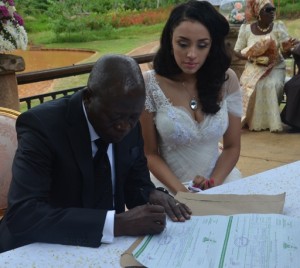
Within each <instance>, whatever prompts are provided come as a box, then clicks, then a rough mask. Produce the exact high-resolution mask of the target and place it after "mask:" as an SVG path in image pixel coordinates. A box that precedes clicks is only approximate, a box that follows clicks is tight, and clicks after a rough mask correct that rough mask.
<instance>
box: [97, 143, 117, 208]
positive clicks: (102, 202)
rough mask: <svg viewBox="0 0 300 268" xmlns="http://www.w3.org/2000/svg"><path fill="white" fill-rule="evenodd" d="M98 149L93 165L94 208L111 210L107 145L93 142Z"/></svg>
mask: <svg viewBox="0 0 300 268" xmlns="http://www.w3.org/2000/svg"><path fill="white" fill-rule="evenodd" d="M95 143H96V145H97V147H98V151H97V152H96V154H95V156H94V159H93V163H94V177H95V206H96V208H101V209H108V210H111V209H113V191H112V180H111V168H110V162H109V158H108V155H107V148H108V143H106V142H104V141H103V140H101V138H99V139H97V140H95Z"/></svg>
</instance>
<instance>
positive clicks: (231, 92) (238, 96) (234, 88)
mask: <svg viewBox="0 0 300 268" xmlns="http://www.w3.org/2000/svg"><path fill="white" fill-rule="evenodd" d="M227 74H228V75H229V78H228V80H227V81H226V82H225V83H224V94H225V96H224V99H225V100H226V101H227V107H228V112H229V113H231V114H233V115H235V116H237V117H241V116H242V113H243V106H242V91H241V87H240V83H239V80H238V77H237V76H236V74H235V72H234V71H233V70H231V69H228V71H227Z"/></svg>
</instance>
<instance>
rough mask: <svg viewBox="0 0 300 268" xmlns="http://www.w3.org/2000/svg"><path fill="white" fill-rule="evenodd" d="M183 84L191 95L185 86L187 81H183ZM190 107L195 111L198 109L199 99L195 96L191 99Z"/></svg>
mask: <svg viewBox="0 0 300 268" xmlns="http://www.w3.org/2000/svg"><path fill="white" fill-rule="evenodd" d="M182 86H183V87H184V89H185V91H186V92H187V93H188V94H189V96H190V97H191V95H190V93H189V92H188V90H187V88H186V86H185V83H184V82H182ZM190 108H191V109H192V110H193V111H196V110H197V109H198V100H197V98H196V97H195V96H193V97H191V100H190Z"/></svg>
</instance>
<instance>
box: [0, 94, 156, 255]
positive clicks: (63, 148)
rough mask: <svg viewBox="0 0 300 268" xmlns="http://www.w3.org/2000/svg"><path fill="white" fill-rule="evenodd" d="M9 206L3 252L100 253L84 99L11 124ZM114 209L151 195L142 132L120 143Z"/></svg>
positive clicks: (57, 103)
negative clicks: (29, 248) (55, 246)
mask: <svg viewBox="0 0 300 268" xmlns="http://www.w3.org/2000/svg"><path fill="white" fill-rule="evenodd" d="M16 129H17V134H18V149H17V151H16V155H15V159H14V163H13V179H12V183H11V186H10V191H9V196H8V202H9V207H8V211H7V213H6V215H5V216H4V218H3V220H2V221H1V224H0V252H1V251H5V250H9V249H12V248H15V247H19V246H22V245H25V244H28V243H32V242H46V243H60V244H66V245H80V246H89V247H98V246H99V245H100V241H101V238H102V230H103V226H104V222H105V218H106V213H107V211H106V210H100V209H96V208H95V207H94V176H93V166H92V165H93V164H92V150H91V141H90V136H89V130H88V126H87V122H86V119H85V116H84V112H83V108H82V92H81V91H80V92H77V93H75V94H74V95H72V96H71V97H70V96H67V97H64V98H61V99H58V100H54V101H50V102H47V103H45V104H42V105H39V106H37V107H35V108H33V109H30V110H28V111H27V112H24V113H23V114H21V115H20V116H19V118H18V119H17V123H16ZM113 150H114V156H115V174H116V188H115V209H116V212H117V213H120V212H123V211H124V206H125V204H126V206H127V207H128V208H132V207H134V206H137V205H141V204H145V203H146V202H147V201H148V197H149V192H151V191H152V190H153V189H154V185H153V184H152V182H151V181H150V177H149V171H148V168H147V162H146V158H145V156H144V150H143V139H142V135H141V127H140V124H139V123H138V124H137V126H136V127H135V128H134V129H133V130H132V131H131V132H130V133H129V134H128V135H127V136H126V137H125V138H124V139H123V140H122V141H121V142H119V143H116V144H113Z"/></svg>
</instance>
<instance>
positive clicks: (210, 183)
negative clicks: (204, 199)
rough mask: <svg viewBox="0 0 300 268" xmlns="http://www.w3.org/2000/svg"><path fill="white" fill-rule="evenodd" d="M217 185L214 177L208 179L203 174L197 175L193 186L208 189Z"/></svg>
mask: <svg viewBox="0 0 300 268" xmlns="http://www.w3.org/2000/svg"><path fill="white" fill-rule="evenodd" d="M214 186H215V182H214V179H206V178H205V177H203V176H199V175H197V176H196V177H195V178H194V180H193V187H195V188H199V189H201V190H206V189H209V188H211V187H214Z"/></svg>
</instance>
